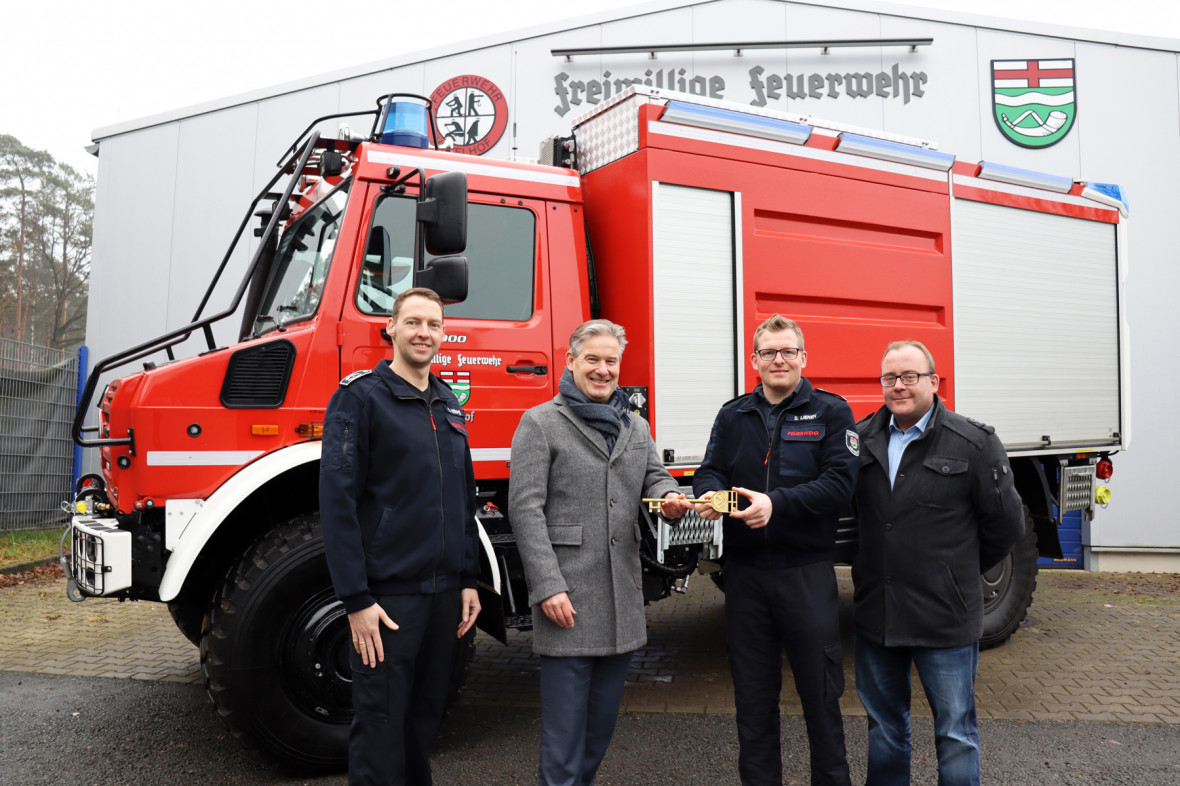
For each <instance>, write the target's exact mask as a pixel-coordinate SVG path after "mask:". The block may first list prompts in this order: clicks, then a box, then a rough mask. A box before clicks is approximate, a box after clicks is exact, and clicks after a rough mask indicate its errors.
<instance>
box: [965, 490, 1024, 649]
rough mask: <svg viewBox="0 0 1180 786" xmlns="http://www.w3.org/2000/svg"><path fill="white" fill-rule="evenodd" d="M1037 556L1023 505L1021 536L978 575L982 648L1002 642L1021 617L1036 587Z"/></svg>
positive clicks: (1010, 633) (1014, 628)
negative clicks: (1006, 551)
mask: <svg viewBox="0 0 1180 786" xmlns="http://www.w3.org/2000/svg"><path fill="white" fill-rule="evenodd" d="M1038 556H1039V553H1038V551H1037V532H1036V529H1035V528H1034V527H1033V522H1032V517H1031V516H1030V515H1029V512H1028V508H1027V507H1026V508H1025V509H1024V537H1023V538H1021V539H1020V540H1019V541H1018V542H1017V543H1016V547H1015V548H1013V549H1012V553H1011V554H1009V555H1008V556H1007V557H1004V559H1003V560H1002V561H1001V562H1000V564H999V565H996V566H995V567H994V568H992V569H991V570H989V571H987V572H986V573H984V574H983V575H982V576H980V577H979V580H980V582H981V583H982V584H983V637H982V638H981V639H980V640H979V646H980V648H981V649H988V648H989V647H997V646H999V645H1000V644H1003V643H1004V642H1005V641H1007V640H1008V637H1009V636H1011V635H1012V634H1013V633H1014V632H1015V631H1016V628H1017V627H1019V626H1020V623H1021V622H1022V621H1023V620H1024V617H1025V615H1026V614H1027V613H1028V607H1029V604H1030V603H1032V596H1033V591H1034V590H1036V588H1037V557H1038Z"/></svg>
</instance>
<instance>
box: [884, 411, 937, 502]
mask: <svg viewBox="0 0 1180 786" xmlns="http://www.w3.org/2000/svg"><path fill="white" fill-rule="evenodd" d="M933 412H934V404H933V403H931V404H930V409H928V410H926V414H925V415H923V416H922V417H921V418H920V419H919V420H918V422H917V423H915V424H914V425H912V426H910V427H909V428H908V429H906V430H905V431H902V430H901V429H900V428H898V426H897V419H896V418H894V417H893V415H890V416H889V488H893V479H894V478H896V477H897V468H898V466H899V465H900V464H901V455H902V454H903V453H905V446H906V445H908V444H910V443H911V442H913V441H914V440H915V439H917V438H918V437H920V436H922V432H924V431H925V430H926V426H927V425H929V423H930V415H931V414H933Z"/></svg>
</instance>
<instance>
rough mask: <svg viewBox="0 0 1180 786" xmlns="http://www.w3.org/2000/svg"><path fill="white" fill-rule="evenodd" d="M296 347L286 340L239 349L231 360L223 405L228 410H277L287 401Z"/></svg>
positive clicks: (223, 385)
mask: <svg viewBox="0 0 1180 786" xmlns="http://www.w3.org/2000/svg"><path fill="white" fill-rule="evenodd" d="M294 364H295V345H294V344H292V343H291V342H290V341H287V340H286V339H281V340H279V341H270V342H267V343H266V344H258V345H256V346H252V347H247V348H245V349H240V350H238V351H237V352H235V353H234V354H233V357H231V358H230V359H229V368H227V369H226V371H225V382H224V383H222V386H221V403H222V405H223V406H225V407H226V408H227V409H275V408H277V407H280V406H282V404H283V399H285V398H286V397H287V383H288V382H289V381H290V379H291V367H292V366H293V365H294Z"/></svg>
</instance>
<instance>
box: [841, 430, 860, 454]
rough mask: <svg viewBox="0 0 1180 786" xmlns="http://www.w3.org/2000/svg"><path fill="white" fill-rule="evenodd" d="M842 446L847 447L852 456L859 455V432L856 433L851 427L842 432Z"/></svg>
mask: <svg viewBox="0 0 1180 786" xmlns="http://www.w3.org/2000/svg"><path fill="white" fill-rule="evenodd" d="M844 446H845V447H847V448H848V452H849V453H851V454H852V455H854V456H859V455H860V434H857V433H856V432H855V431H853V430H852V429H848V430H847V431H845V432H844Z"/></svg>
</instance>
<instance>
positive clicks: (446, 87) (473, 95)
mask: <svg viewBox="0 0 1180 786" xmlns="http://www.w3.org/2000/svg"><path fill="white" fill-rule="evenodd" d="M430 100H431V101H432V102H433V104H434V122H435V125H436V126H437V128H438V135H439V138H440V139H450V140H451V141H452V142H454V143H455V152H456V153H467V154H469V155H473V156H480V155H483V154H484V153H486V152H487V151H489V150H491V149H492V147H494V146H495V144H496V143H497V142H499V141H500V137H502V136H503V135H504V129H505V128H507V127H508V102H507V101H506V100H505V99H504V93H503V91H502V90H500V88H498V87H496V85H495V83H493V82H492V81H491V80H490V79H484V78H483V77H482V76H474V75H472V74H467V75H465V76H456V77H454V78H452V79H448V80H447V81H446V82H443V83H442V84H441V85H439V86H438V87H437V88H435V90H434V92H433V93H431V94H430Z"/></svg>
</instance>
